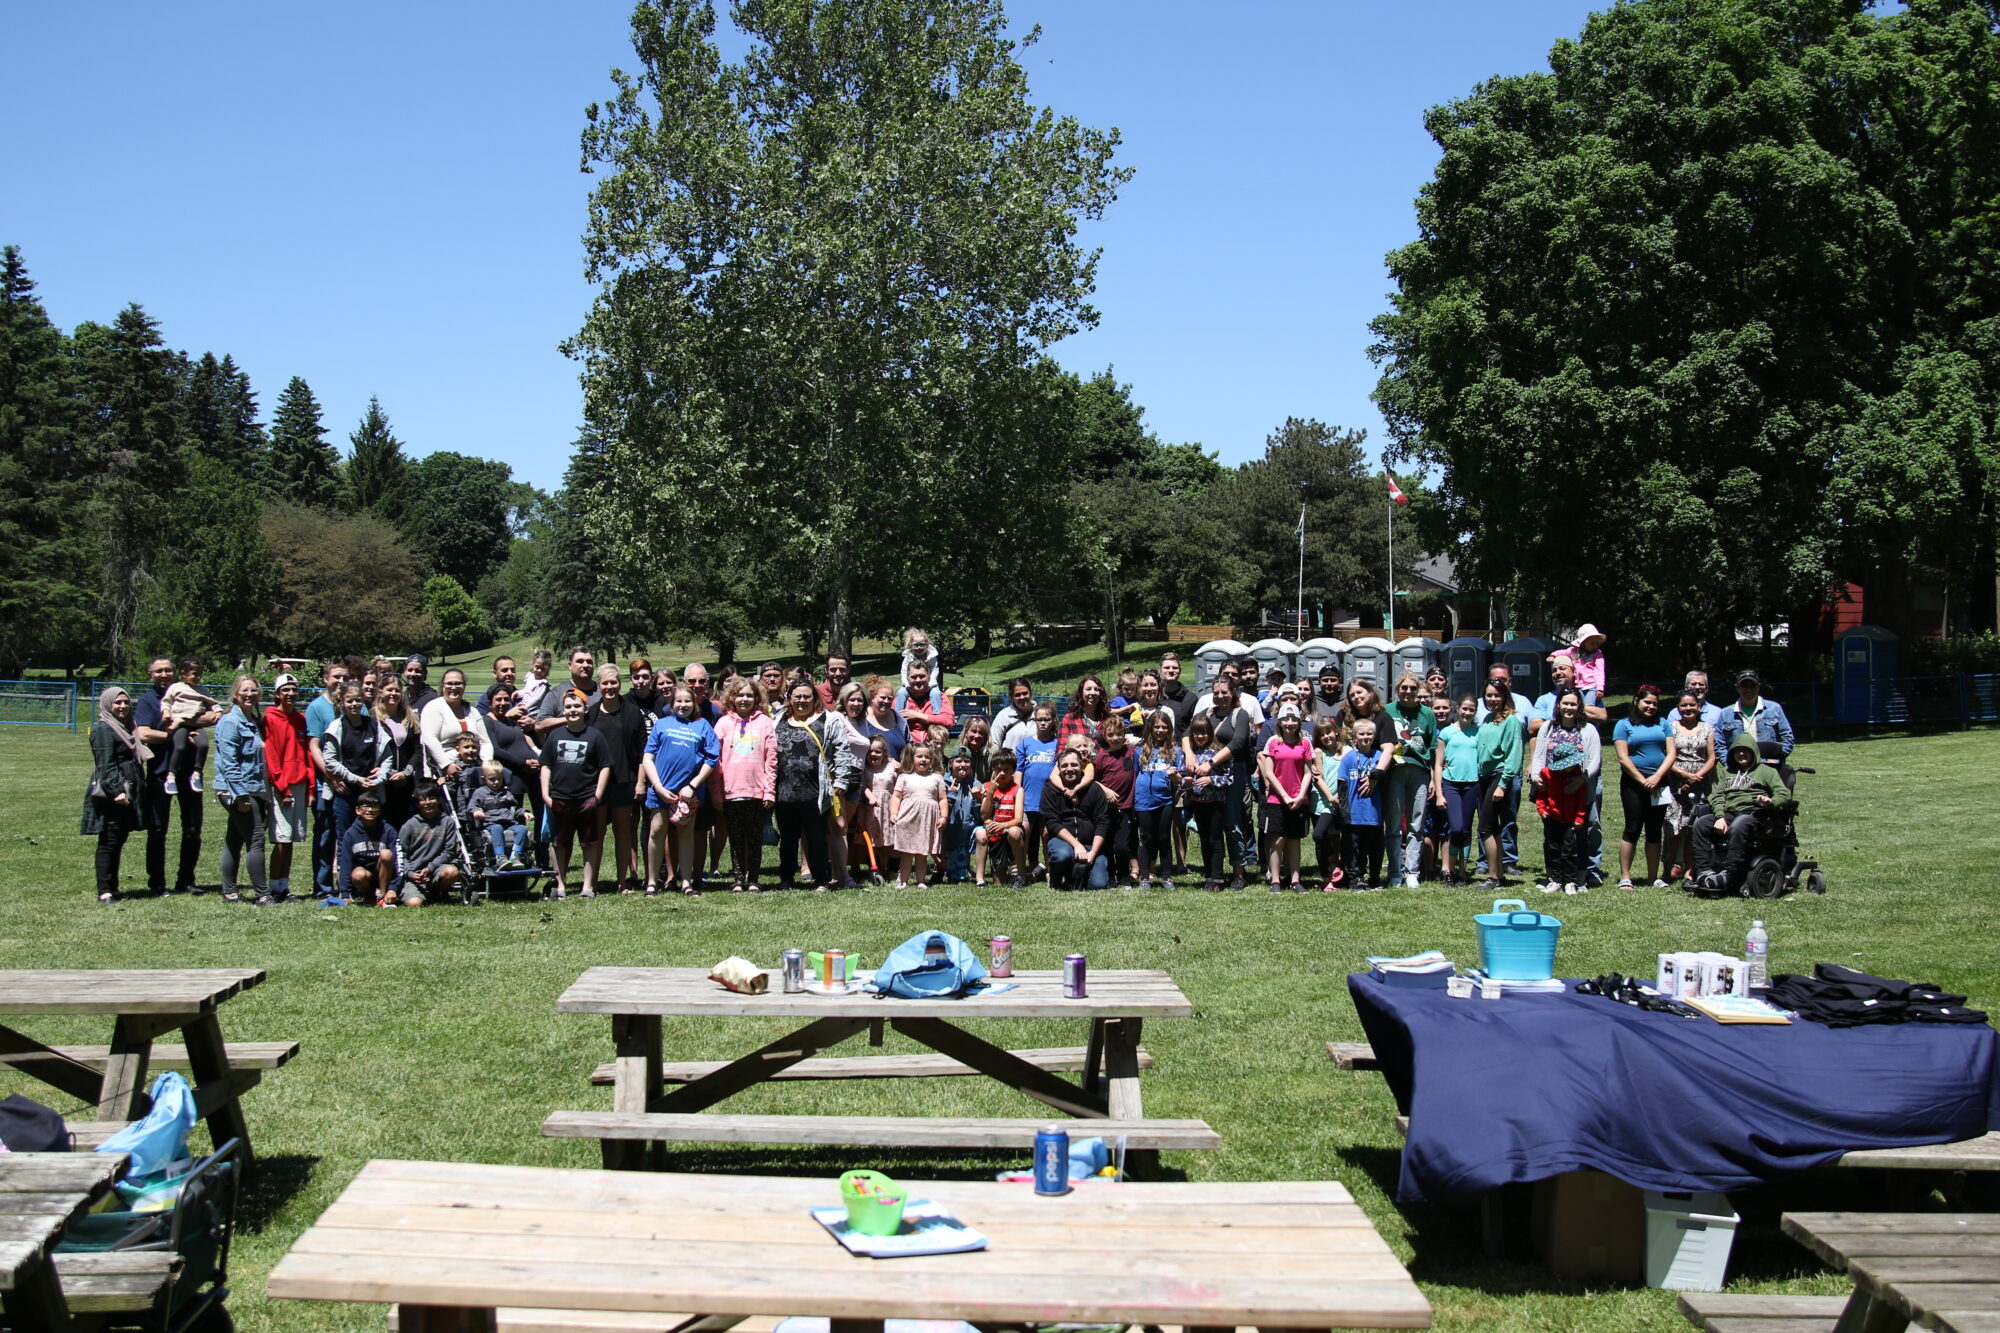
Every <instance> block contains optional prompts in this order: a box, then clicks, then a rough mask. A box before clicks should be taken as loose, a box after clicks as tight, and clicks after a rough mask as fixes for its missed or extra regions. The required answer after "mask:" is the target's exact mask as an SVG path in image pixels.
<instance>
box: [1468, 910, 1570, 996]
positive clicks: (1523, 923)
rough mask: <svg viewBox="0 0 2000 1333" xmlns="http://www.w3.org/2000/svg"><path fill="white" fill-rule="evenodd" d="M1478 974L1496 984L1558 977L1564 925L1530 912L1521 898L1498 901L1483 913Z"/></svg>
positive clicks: (1478, 919) (1478, 918)
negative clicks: (1557, 949)
mask: <svg viewBox="0 0 2000 1333" xmlns="http://www.w3.org/2000/svg"><path fill="white" fill-rule="evenodd" d="M1472 919H1473V921H1474V922H1476V923H1477V924H1478V926H1479V970H1480V971H1482V972H1484V973H1485V974H1486V975H1487V976H1489V977H1492V978H1493V979H1494V980H1495V981H1547V980H1548V979H1549V978H1550V977H1553V976H1554V975H1555V974H1556V941H1557V940H1558V939H1560V938H1561V937H1562V928H1563V923H1562V922H1560V921H1558V920H1556V919H1555V918H1554V917H1552V916H1549V915H1547V914H1545V913H1542V912H1535V911H1530V910H1529V908H1528V905H1527V904H1526V903H1525V902H1522V901H1521V900H1520V899H1519V898H1496V899H1494V900H1493V910H1492V911H1490V912H1480V913H1478V914H1477V915H1475V916H1474V917H1473V918H1472Z"/></svg>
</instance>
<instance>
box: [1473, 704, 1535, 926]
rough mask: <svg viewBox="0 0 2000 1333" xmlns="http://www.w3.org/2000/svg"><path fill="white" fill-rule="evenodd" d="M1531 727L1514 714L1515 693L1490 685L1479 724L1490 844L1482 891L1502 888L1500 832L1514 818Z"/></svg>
mask: <svg viewBox="0 0 2000 1333" xmlns="http://www.w3.org/2000/svg"><path fill="white" fill-rule="evenodd" d="M1527 736H1528V730H1527V725H1526V724H1525V723H1524V722H1523V721H1522V720H1521V715H1520V714H1519V713H1517V712H1515V711H1514V693H1513V691H1511V690H1509V689H1506V688H1504V687H1503V686H1499V685H1496V684H1494V683H1493V682H1492V681H1488V682H1487V683H1486V720H1485V721H1484V722H1481V723H1480V724H1479V838H1480V841H1482V842H1483V843H1485V844H1486V865H1487V868H1488V872H1489V873H1488V874H1487V876H1486V882H1485V883H1483V884H1481V885H1480V886H1479V887H1480V888H1481V889H1482V890H1490V889H1497V888H1499V887H1500V866H1501V864H1502V862H1501V860H1500V829H1501V827H1502V826H1503V825H1504V824H1506V823H1507V822H1508V821H1509V820H1510V819H1511V818H1512V817H1513V812H1512V811H1511V810H1510V809H1509V808H1508V800H1507V797H1508V793H1510V792H1512V791H1515V790H1516V788H1515V786H1514V784H1515V783H1516V782H1517V781H1518V780H1519V779H1520V776H1521V756H1522V754H1523V752H1524V751H1525V750H1526V748H1527Z"/></svg>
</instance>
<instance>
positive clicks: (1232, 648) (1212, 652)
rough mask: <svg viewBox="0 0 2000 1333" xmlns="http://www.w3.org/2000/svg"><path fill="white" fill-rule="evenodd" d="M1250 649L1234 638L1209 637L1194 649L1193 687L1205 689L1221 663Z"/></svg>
mask: <svg viewBox="0 0 2000 1333" xmlns="http://www.w3.org/2000/svg"><path fill="white" fill-rule="evenodd" d="M1249 651H1250V649H1249V648H1248V647H1247V646H1246V645H1244V644H1240V643H1238V642H1237V641H1236V640H1234V639H1210V640H1209V641H1208V642H1207V643H1204V644H1203V645H1202V646H1201V647H1199V648H1197V649H1195V650H1194V687H1195V688H1196V689H1197V690H1206V689H1207V688H1208V687H1209V683H1210V682H1212V681H1213V680H1214V679H1215V673H1216V672H1218V671H1220V670H1222V664H1223V663H1224V662H1227V661H1229V660H1231V659H1232V658H1237V657H1241V656H1243V654H1245V653H1247V652H1249Z"/></svg>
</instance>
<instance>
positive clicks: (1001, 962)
mask: <svg viewBox="0 0 2000 1333" xmlns="http://www.w3.org/2000/svg"><path fill="white" fill-rule="evenodd" d="M986 971H987V973H988V974H989V975H991V976H996V977H1011V976H1013V975H1014V941H1013V940H1012V939H1010V938H1008V937H1007V936H1005V935H995V936H994V937H993V966H991V967H989V968H987V969H986Z"/></svg>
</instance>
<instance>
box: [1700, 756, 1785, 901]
mask: <svg viewBox="0 0 2000 1333" xmlns="http://www.w3.org/2000/svg"><path fill="white" fill-rule="evenodd" d="M1728 763H1729V766H1728V768H1727V769H1726V770H1724V772H1723V774H1722V776H1721V778H1720V779H1718V780H1717V782H1716V784H1715V790H1714V792H1713V793H1712V794H1711V795H1710V796H1709V801H1708V810H1707V812H1706V813H1705V814H1701V815H1698V816H1697V818H1696V820H1695V826H1694V841H1695V853H1696V856H1697V858H1698V864H1699V865H1700V866H1701V867H1702V868H1703V869H1702V873H1700V874H1698V875H1696V876H1695V880H1694V885H1695V887H1696V888H1698V889H1701V890H1702V891H1704V892H1707V893H1734V892H1736V891H1737V890H1738V889H1739V888H1741V887H1742V884H1743V877H1744V875H1745V874H1746V873H1748V871H1749V869H1750V862H1751V859H1752V857H1753V855H1754V853H1755V851H1756V848H1757V845H1758V843H1760V842H1762V841H1763V840H1765V839H1766V838H1769V837H1774V836H1776V835H1777V834H1778V833H1779V832H1781V831H1782V830H1783V829H1784V826H1785V821H1786V820H1787V819H1789V818H1790V817H1791V815H1792V812H1793V811H1795V810H1797V809H1798V805H1799V801H1798V798H1797V797H1796V796H1794V795H1792V793H1791V792H1790V791H1789V790H1788V789H1787V788H1786V787H1785V784H1784V783H1783V782H1782V781H1780V780H1779V777H1778V774H1777V772H1776V770H1774V769H1772V768H1771V767H1769V766H1768V765H1766V764H1765V763H1764V762H1763V759H1762V756H1761V755H1760V754H1759V753H1758V746H1757V741H1756V738H1755V737H1754V736H1752V735H1751V734H1750V733H1749V732H1747V731H1746V732H1740V733H1738V735H1737V737H1736V739H1735V740H1733V741H1731V742H1730V744H1729V761H1728ZM1718 852H1720V853H1721V856H1720V864H1719V865H1718V863H1717V862H1718V857H1717V853H1718Z"/></svg>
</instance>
